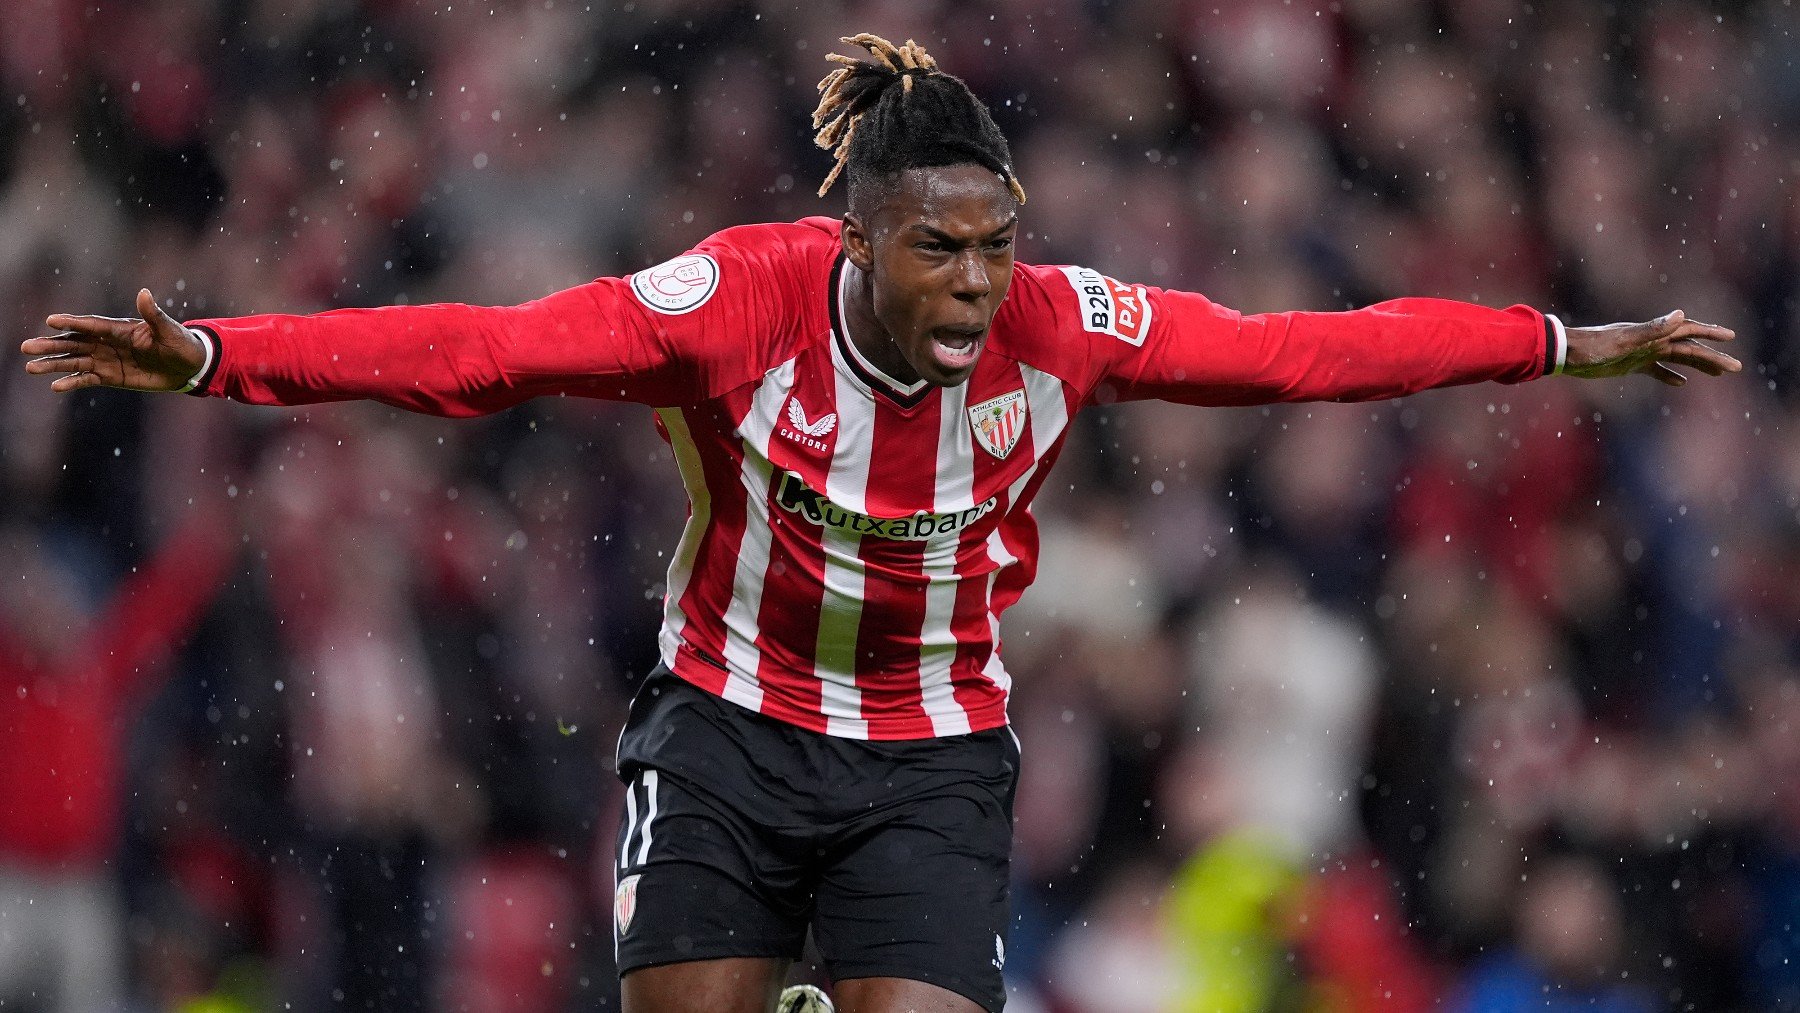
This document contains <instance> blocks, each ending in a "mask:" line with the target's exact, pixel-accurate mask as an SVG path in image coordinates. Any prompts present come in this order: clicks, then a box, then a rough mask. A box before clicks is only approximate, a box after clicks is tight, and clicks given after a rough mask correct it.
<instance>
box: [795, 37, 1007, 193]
mask: <svg viewBox="0 0 1800 1013" xmlns="http://www.w3.org/2000/svg"><path fill="white" fill-rule="evenodd" d="M842 41H843V42H844V43H845V44H846V45H851V46H860V47H862V48H863V49H865V50H867V51H868V53H869V55H870V56H871V57H873V58H874V59H873V60H872V61H871V60H859V59H856V58H854V57H849V56H844V55H842V54H840V53H831V54H829V55H827V56H826V57H825V58H826V59H827V60H830V61H831V62H832V63H835V64H837V68H836V69H834V70H832V71H831V72H830V73H829V74H826V75H825V79H824V80H822V81H820V82H819V107H818V108H817V109H815V110H814V111H813V118H812V125H813V128H814V129H815V130H817V131H818V133H817V134H815V135H814V136H813V141H814V142H815V143H816V144H818V146H819V147H821V148H823V149H825V150H826V151H829V152H831V153H832V155H833V156H834V157H835V158H836V160H837V161H836V163H835V164H834V165H833V166H832V167H831V173H830V175H828V176H826V177H825V182H824V183H823V184H822V185H821V186H820V187H819V196H821V197H823V196H825V194H826V192H827V191H829V190H830V189H831V185H832V184H833V183H836V182H837V180H838V177H839V176H841V175H845V174H846V173H847V174H848V176H849V178H850V189H851V197H852V200H853V201H854V199H855V195H856V191H857V190H858V189H859V188H860V187H861V186H862V185H863V184H865V183H868V182H872V181H875V180H878V179H887V178H889V177H891V176H892V175H893V174H895V173H897V172H900V171H902V170H905V169H912V168H924V167H930V166H939V165H961V164H963V163H966V162H973V163H975V164H976V165H980V166H984V167H986V168H987V169H989V170H991V171H993V172H994V173H995V174H996V175H998V176H999V177H1000V178H1001V179H1004V180H1005V181H1006V186H1007V189H1008V190H1010V191H1011V192H1012V195H1013V197H1015V198H1016V199H1017V200H1018V202H1019V203H1021V204H1023V203H1025V188H1024V187H1023V186H1021V185H1020V184H1019V178H1018V177H1017V176H1015V175H1013V171H1012V152H1011V150H1010V149H1009V148H1008V147H1007V144H1006V138H1005V136H1003V135H1002V134H1001V133H1000V128H999V127H997V126H995V125H994V119H993V117H992V116H990V115H988V111H987V107H986V106H984V105H982V104H981V100H980V99H978V98H976V97H975V94H974V93H973V92H971V91H969V87H968V85H965V84H963V83H962V81H961V80H959V79H958V78H956V77H953V76H951V75H949V74H946V73H944V72H943V71H941V70H939V69H938V65H937V61H936V60H934V59H932V56H931V54H930V53H927V52H926V51H925V49H924V47H923V46H920V45H919V44H918V43H916V42H914V41H912V40H911V39H908V40H906V44H905V45H901V46H896V45H894V44H893V43H891V42H889V41H888V40H886V39H884V38H881V37H880V36H877V35H870V34H868V33H867V32H864V33H863V34H861V35H852V36H847V37H845V38H844V39H843V40H842ZM896 82H898V83H899V85H900V87H899V88H895V87H893V85H894V84H895V83H896Z"/></svg>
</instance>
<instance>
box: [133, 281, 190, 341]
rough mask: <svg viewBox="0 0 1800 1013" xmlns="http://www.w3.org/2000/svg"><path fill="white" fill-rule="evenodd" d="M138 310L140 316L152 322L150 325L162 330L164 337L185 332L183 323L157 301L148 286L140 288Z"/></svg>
mask: <svg viewBox="0 0 1800 1013" xmlns="http://www.w3.org/2000/svg"><path fill="white" fill-rule="evenodd" d="M137 311H138V316H140V317H143V318H144V319H145V320H146V321H148V322H149V323H150V326H152V327H154V328H156V329H157V330H158V331H161V332H162V333H163V336H164V337H171V336H175V335H180V334H182V333H183V330H182V326H181V324H179V323H177V322H176V320H175V318H174V317H172V316H170V315H169V314H168V312H167V311H165V310H164V309H163V308H162V304H161V303H158V302H157V301H156V297H155V296H153V295H151V294H150V290H149V289H147V288H140V289H138V294H137Z"/></svg>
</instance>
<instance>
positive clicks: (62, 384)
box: [50, 373, 104, 394]
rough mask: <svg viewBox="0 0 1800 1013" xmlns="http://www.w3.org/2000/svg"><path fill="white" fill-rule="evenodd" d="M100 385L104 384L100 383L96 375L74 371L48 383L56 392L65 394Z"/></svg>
mask: <svg viewBox="0 0 1800 1013" xmlns="http://www.w3.org/2000/svg"><path fill="white" fill-rule="evenodd" d="M100 386H104V384H102V383H101V381H100V378H99V377H98V376H95V375H94V374H92V373H75V374H73V375H70V376H65V377H62V378H60V379H58V380H57V381H56V382H54V383H52V384H51V385H50V389H51V390H53V391H55V392H56V393H58V394H67V393H69V392H70V391H73V390H81V389H83V388H86V387H100Z"/></svg>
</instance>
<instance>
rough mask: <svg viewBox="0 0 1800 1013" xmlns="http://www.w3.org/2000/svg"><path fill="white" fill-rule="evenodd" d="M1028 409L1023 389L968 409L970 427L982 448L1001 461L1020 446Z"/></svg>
mask: <svg viewBox="0 0 1800 1013" xmlns="http://www.w3.org/2000/svg"><path fill="white" fill-rule="evenodd" d="M1027 414H1028V409H1027V406H1026V404H1025V391H1024V389H1023V388H1021V389H1019V390H1015V391H1013V392H1012V393H1010V394H1002V395H1000V396H999V397H996V398H989V399H988V400H986V401H983V402H981V403H980V404H978V405H974V406H972V407H970V409H969V428H970V429H971V430H973V431H974V433H975V442H977V443H979V444H981V446H982V449H984V450H986V451H987V452H988V453H990V454H993V455H994V456H995V457H998V458H1000V459H1002V460H1005V458H1006V455H1007V454H1010V453H1012V449H1013V448H1014V447H1016V446H1018V444H1019V437H1020V435H1022V434H1023V433H1024V432H1025V419H1026V416H1027Z"/></svg>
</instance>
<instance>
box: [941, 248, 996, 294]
mask: <svg viewBox="0 0 1800 1013" xmlns="http://www.w3.org/2000/svg"><path fill="white" fill-rule="evenodd" d="M993 287H994V286H993V285H992V284H991V283H990V282H989V281H988V273H987V264H986V263H985V262H983V261H982V259H981V254H980V253H979V252H978V251H976V250H964V251H963V252H962V253H961V254H960V255H958V256H957V258H956V272H955V274H954V276H953V278H952V280H951V286H950V292H951V294H952V295H954V296H956V298H958V299H960V300H962V301H963V302H980V301H981V300H983V299H985V298H987V294H988V293H989V292H990V291H992V290H993Z"/></svg>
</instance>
